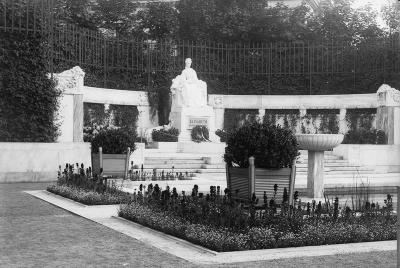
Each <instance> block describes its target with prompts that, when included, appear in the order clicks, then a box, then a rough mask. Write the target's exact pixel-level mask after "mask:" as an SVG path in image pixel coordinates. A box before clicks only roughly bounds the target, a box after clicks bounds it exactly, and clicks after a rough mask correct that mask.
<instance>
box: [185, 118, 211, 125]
mask: <svg viewBox="0 0 400 268" xmlns="http://www.w3.org/2000/svg"><path fill="white" fill-rule="evenodd" d="M195 126H206V127H207V126H208V118H207V117H189V128H193V127H195Z"/></svg>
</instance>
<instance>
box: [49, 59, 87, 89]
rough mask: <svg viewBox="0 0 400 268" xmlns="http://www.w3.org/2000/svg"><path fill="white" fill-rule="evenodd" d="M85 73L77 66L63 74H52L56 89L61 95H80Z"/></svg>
mask: <svg viewBox="0 0 400 268" xmlns="http://www.w3.org/2000/svg"><path fill="white" fill-rule="evenodd" d="M84 77H85V72H84V71H83V70H82V69H81V67H79V66H75V67H73V68H72V69H69V70H66V71H64V72H61V73H58V74H53V79H54V80H55V82H56V87H57V88H59V89H60V90H61V91H62V92H63V93H75V94H76V93H81V92H82V88H83V79H84Z"/></svg>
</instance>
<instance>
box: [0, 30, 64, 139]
mask: <svg viewBox="0 0 400 268" xmlns="http://www.w3.org/2000/svg"><path fill="white" fill-rule="evenodd" d="M0 40H1V41H2V42H1V43H0V96H1V98H0V123H1V127H0V141H3V142H17V141H19V142H53V141H55V140H56V138H57V135H58V133H57V125H56V124H55V123H54V119H55V112H56V111H57V107H58V97H59V95H60V92H59V91H58V90H56V89H55V86H54V82H53V81H51V80H50V79H49V78H48V77H47V73H48V68H47V67H48V62H47V60H46V49H47V43H46V42H45V41H46V39H45V38H44V36H42V35H40V34H30V33H18V32H3V31H0Z"/></svg>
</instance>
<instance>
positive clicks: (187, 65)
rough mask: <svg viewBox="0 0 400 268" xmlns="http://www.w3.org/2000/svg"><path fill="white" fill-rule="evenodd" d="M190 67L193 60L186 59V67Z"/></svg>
mask: <svg viewBox="0 0 400 268" xmlns="http://www.w3.org/2000/svg"><path fill="white" fill-rule="evenodd" d="M190 65H192V59H191V58H186V60H185V67H190Z"/></svg>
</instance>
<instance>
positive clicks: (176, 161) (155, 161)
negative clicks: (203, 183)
mask: <svg viewBox="0 0 400 268" xmlns="http://www.w3.org/2000/svg"><path fill="white" fill-rule="evenodd" d="M204 163H205V160H204V159H187V160H185V159H153V158H150V159H147V158H146V159H145V160H144V164H145V165H153V166H156V165H173V164H194V165H202V164H204Z"/></svg>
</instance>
